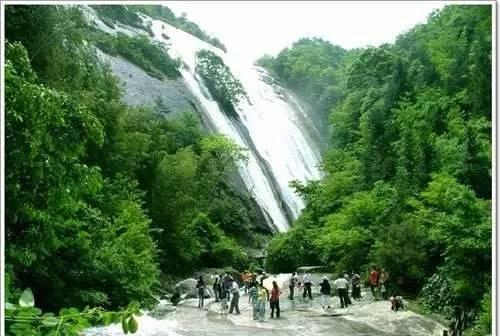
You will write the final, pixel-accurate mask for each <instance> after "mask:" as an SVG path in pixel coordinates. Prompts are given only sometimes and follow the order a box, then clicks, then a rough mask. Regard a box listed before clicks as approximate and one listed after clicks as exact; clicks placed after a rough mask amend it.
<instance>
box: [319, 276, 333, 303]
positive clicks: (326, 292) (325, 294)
mask: <svg viewBox="0 0 500 336" xmlns="http://www.w3.org/2000/svg"><path fill="white" fill-rule="evenodd" d="M319 291H320V293H321V301H322V303H321V305H322V307H323V308H325V307H328V308H330V296H331V295H332V287H331V286H330V282H329V281H328V278H327V277H326V275H325V276H324V277H323V281H322V282H321V283H320V290H319Z"/></svg>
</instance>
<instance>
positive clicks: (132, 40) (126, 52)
mask: <svg viewBox="0 0 500 336" xmlns="http://www.w3.org/2000/svg"><path fill="white" fill-rule="evenodd" d="M93 39H94V41H95V43H96V46H97V47H98V48H99V49H101V50H102V51H103V52H105V53H107V54H110V55H112V56H116V55H120V56H123V57H124V58H126V59H127V60H129V61H130V62H131V63H134V64H135V65H137V66H139V67H140V68H142V69H143V70H144V71H146V72H147V73H148V74H149V75H151V76H153V77H155V78H158V79H163V78H165V77H168V78H176V77H178V76H179V75H180V74H179V71H178V67H179V64H180V63H179V61H178V60H174V59H172V58H170V56H168V54H167V51H166V49H165V48H166V47H165V45H163V44H161V43H160V42H151V41H150V40H149V39H148V38H147V37H145V36H134V37H130V36H127V35H125V34H122V33H118V35H117V36H112V35H109V34H106V33H102V32H95V34H94V38H93Z"/></svg>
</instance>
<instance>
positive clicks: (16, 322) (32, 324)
mask: <svg viewBox="0 0 500 336" xmlns="http://www.w3.org/2000/svg"><path fill="white" fill-rule="evenodd" d="M140 314H141V313H140V310H139V304H138V303H137V302H132V303H130V304H129V305H128V307H127V308H126V309H123V310H121V311H119V312H110V311H104V310H103V309H100V308H93V309H89V308H85V309H84V310H82V311H79V310H78V309H76V308H64V309H61V310H60V311H59V314H58V315H55V314H53V313H45V314H43V312H42V310H41V309H38V308H36V307H35V299H34V296H33V292H32V291H31V289H29V288H28V289H25V290H24V292H23V293H22V295H21V297H20V298H19V303H18V304H12V303H10V302H7V303H6V307H5V331H6V335H12V336H14V335H19V336H21V335H22V336H25V335H33V336H58V335H60V336H78V335H81V332H82V331H83V330H84V329H86V328H89V327H90V326H91V325H93V324H103V325H109V324H111V323H119V322H120V321H121V322H122V326H123V332H124V333H126V334H127V333H129V332H130V333H135V332H136V331H137V329H138V324H137V321H136V320H135V317H134V316H135V315H140Z"/></svg>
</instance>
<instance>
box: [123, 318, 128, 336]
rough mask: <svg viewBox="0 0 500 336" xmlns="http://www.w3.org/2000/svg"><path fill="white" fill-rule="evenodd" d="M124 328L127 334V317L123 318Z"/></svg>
mask: <svg viewBox="0 0 500 336" xmlns="http://www.w3.org/2000/svg"><path fill="white" fill-rule="evenodd" d="M122 329H123V332H124V333H125V334H128V323H127V318H125V317H124V318H123V319H122Z"/></svg>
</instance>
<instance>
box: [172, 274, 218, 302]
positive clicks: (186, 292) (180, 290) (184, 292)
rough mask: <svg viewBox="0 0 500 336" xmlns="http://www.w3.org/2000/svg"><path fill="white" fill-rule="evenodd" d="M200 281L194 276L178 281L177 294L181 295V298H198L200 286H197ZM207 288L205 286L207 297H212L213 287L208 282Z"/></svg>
mask: <svg viewBox="0 0 500 336" xmlns="http://www.w3.org/2000/svg"><path fill="white" fill-rule="evenodd" d="M197 283H198V281H197V280H196V279H193V278H189V279H185V280H182V281H180V282H178V283H177V284H176V285H175V294H174V295H175V296H176V297H177V296H178V297H179V298H180V299H189V298H197V297H198V288H196V284H197ZM206 284H207V285H206V288H205V298H210V297H212V289H211V288H210V286H209V285H208V283H206Z"/></svg>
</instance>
